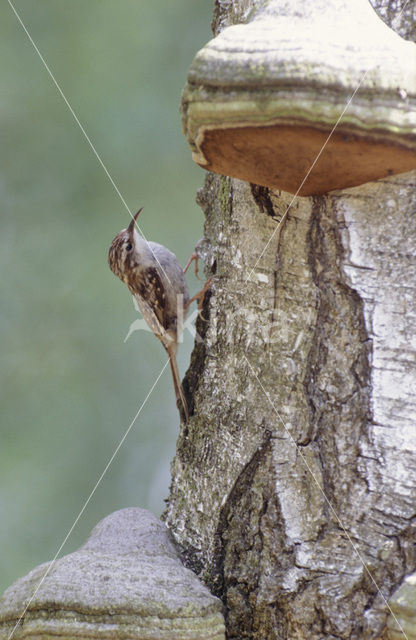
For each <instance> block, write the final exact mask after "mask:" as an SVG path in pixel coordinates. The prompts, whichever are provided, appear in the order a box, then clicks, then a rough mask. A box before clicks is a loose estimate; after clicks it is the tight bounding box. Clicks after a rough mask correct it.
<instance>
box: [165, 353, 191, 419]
mask: <svg viewBox="0 0 416 640" xmlns="http://www.w3.org/2000/svg"><path fill="white" fill-rule="evenodd" d="M167 352H168V355H169V363H170V368H171V371H172V378H173V387H174V389H175V396H176V400H180V401H181V404H182V407H183V411H184V414H185V420H186V422H188V420H189V412H188V405H187V402H186V400H185V396H184V393H183V389H182V385H181V379H180V376H179V369H178V364H177V362H176V349H175V348H174V347H173V346H172V347H171V348H168V349H167Z"/></svg>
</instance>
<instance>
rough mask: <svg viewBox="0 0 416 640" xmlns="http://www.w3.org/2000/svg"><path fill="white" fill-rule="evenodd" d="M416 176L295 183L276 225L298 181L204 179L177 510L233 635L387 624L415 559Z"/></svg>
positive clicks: (181, 533) (176, 475)
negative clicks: (199, 310) (198, 301)
mask: <svg viewBox="0 0 416 640" xmlns="http://www.w3.org/2000/svg"><path fill="white" fill-rule="evenodd" d="M246 5H247V3H241V4H239V3H237V2H233V3H232V5H231V4H230V3H225V2H220V1H219V0H217V9H216V15H215V19H214V22H215V24H216V25H217V26H218V25H220V24H221V25H223V24H225V23H227V21H229V20H231V19H234V15H235V14H236V13H237V14H238V12H239V11H238V10H239V8H240V13H241V11H245V10H246V8H247V7H246ZM415 186H416V177H415V175H414V174H413V173H409V174H402V175H400V176H397V177H395V178H388V179H386V180H383V181H379V182H375V183H369V184H367V185H364V186H362V187H359V188H354V189H348V190H345V191H337V192H332V193H331V194H329V195H327V196H319V197H313V198H306V197H305V198H297V199H296V200H295V201H293V204H292V205H291V207H290V210H289V213H288V215H287V217H286V218H285V220H284V223H283V225H281V227H278V224H279V221H280V220H281V219H282V217H283V215H284V213H285V211H286V209H287V207H288V205H289V204H290V203H291V202H292V196H290V195H289V194H287V193H284V192H279V191H272V190H268V189H265V188H264V187H257V186H255V185H249V184H247V183H244V182H242V181H239V180H235V179H230V178H225V177H220V176H217V175H214V174H208V175H207V177H206V181H205V186H204V187H203V189H202V190H201V191H200V193H199V196H198V199H199V203H200V204H201V206H202V208H203V209H204V212H205V215H206V225H205V238H206V240H205V253H206V256H205V257H206V263H207V267H208V271H209V270H211V271H212V272H213V273H215V276H214V280H213V285H212V288H211V294H210V297H209V299H207V300H206V304H205V309H204V311H203V318H204V319H202V318H201V319H199V321H198V325H197V330H198V332H199V334H200V336H201V338H202V339H201V341H200V342H197V343H196V346H195V350H194V353H193V356H192V361H191V365H190V368H189V370H188V372H187V375H186V378H185V381H184V389H185V393H186V394H187V395H188V396H189V397H190V399H191V402H190V407H191V414H192V415H191V419H190V421H189V422H188V424H187V425H186V426H183V427H182V431H181V433H180V436H179V440H178V446H177V454H176V457H175V459H174V461H173V463H172V485H171V492H170V497H169V502H168V506H167V510H166V514H165V518H166V520H167V522H168V524H169V526H170V527H171V529H172V532H173V533H174V535H175V538H176V540H177V541H178V542H179V543H180V544H181V545H182V548H183V557H184V560H185V561H186V563H187V564H188V566H190V567H192V568H193V569H194V570H195V571H196V572H197V573H198V574H199V575H200V576H201V577H202V578H203V579H204V580H205V582H206V583H207V584H208V585H209V587H210V588H211V590H212V591H213V592H214V593H215V594H216V595H219V596H220V597H221V598H222V599H223V601H224V603H225V605H226V607H227V637H228V638H229V639H236V640H237V638H238V639H241V638H252V639H255V640H263V639H264V640H266V639H267V640H274V639H276V640H277V639H283V638H285V639H286V638H287V639H289V638H290V639H295V638H296V639H299V638H308V639H309V640H314V639H316V640H318V639H322V638H325V639H335V638H343V639H347V638H351V639H358V638H377V637H380V636H381V634H383V633H384V629H385V623H386V612H387V608H386V599H388V598H389V596H390V594H391V593H392V592H393V591H394V589H395V588H396V587H397V586H398V585H399V584H400V583H401V582H402V580H403V577H404V576H405V575H406V574H408V573H410V572H412V571H414V570H415V569H416V547H415V543H414V541H415V535H416V498H415V496H416V474H415V473H414V469H415V467H416V429H415V404H416V392H415V389H416V341H415V335H416V291H415V289H416V195H415V194H416V190H415ZM259 256H260V259H259V261H258V263H256V260H258V258H259Z"/></svg>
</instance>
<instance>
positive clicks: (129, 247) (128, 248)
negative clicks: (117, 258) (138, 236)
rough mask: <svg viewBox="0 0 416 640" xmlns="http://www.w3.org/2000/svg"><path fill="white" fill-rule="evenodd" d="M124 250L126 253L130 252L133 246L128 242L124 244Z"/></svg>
mask: <svg viewBox="0 0 416 640" xmlns="http://www.w3.org/2000/svg"><path fill="white" fill-rule="evenodd" d="M126 249H127V251H131V250H132V249H133V245H132V244H131V243H130V242H128V243H127V244H126Z"/></svg>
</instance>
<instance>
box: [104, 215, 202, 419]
mask: <svg viewBox="0 0 416 640" xmlns="http://www.w3.org/2000/svg"><path fill="white" fill-rule="evenodd" d="M142 210H143V207H141V208H140V209H139V211H138V212H137V213H136V215H135V216H133V217H132V220H131V222H130V224H129V226H128V227H127V229H122V230H121V231H120V232H119V233H118V234H117V235H116V236H115V238H114V240H113V241H112V243H111V246H110V249H109V252H108V264H109V267H110V269H111V271H112V272H113V273H114V274H115V275H116V276H117V277H118V278H120V280H121V281H122V282H124V283H125V284H126V285H127V287H128V289H129V290H130V292H131V293H132V294H133V296H134V298H135V299H136V302H137V305H138V307H139V309H140V311H141V313H142V315H143V318H144V319H145V321H146V322H147V324H148V326H149V327H150V329H151V330H152V331H153V333H154V335H155V336H156V337H157V338H159V340H160V341H161V343H162V345H163V346H164V348H165V349H166V351H167V354H168V356H169V363H170V368H171V372H172V378H173V387H174V390H175V396H176V402H177V403H178V401H180V403H181V404H182V407H183V412H184V415H185V420H186V422H187V421H188V419H189V412H188V406H187V402H186V399H185V395H184V392H183V389H182V384H181V380H180V376H179V370H178V364H177V361H176V353H177V349H178V340H179V335H180V331H181V325H182V323H183V321H184V319H185V317H186V312H187V309H188V306H189V302H190V299H189V290H188V285H187V282H186V279H185V275H184V270H183V269H182V267H181V265H180V264H179V262H178V259H177V257H176V256H175V254H174V253H172V251H170V250H169V249H167V248H166V247H164V246H163V245H161V244H158V243H157V242H148V241H147V240H145V238H143V237H142V236H141V235H140V234H139V232H138V231H137V229H136V222H137V218H138V217H139V215H140V213H141V211H142Z"/></svg>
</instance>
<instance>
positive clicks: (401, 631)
mask: <svg viewBox="0 0 416 640" xmlns="http://www.w3.org/2000/svg"><path fill="white" fill-rule="evenodd" d="M389 606H390V608H391V610H392V612H393V614H394V616H393V615H391V614H390V615H389V617H388V619H387V629H388V638H390V640H402V638H407V640H416V573H413V574H411V575H409V576H407V577H406V578H405V579H404V581H403V582H402V584H401V585H400V587H399V588H398V589H397V590H396V591H395V592H394V593H393V595H392V597H391V598H390V600H389Z"/></svg>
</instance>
